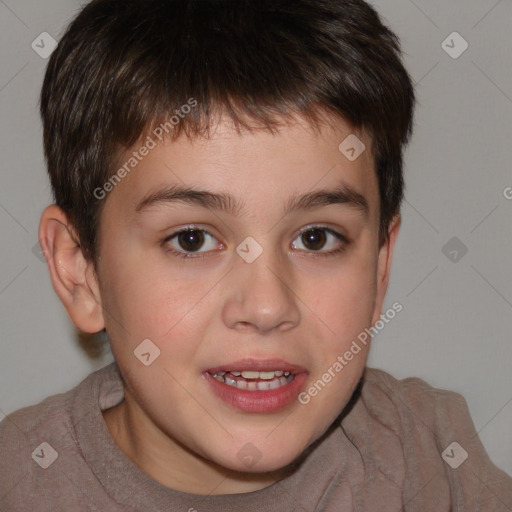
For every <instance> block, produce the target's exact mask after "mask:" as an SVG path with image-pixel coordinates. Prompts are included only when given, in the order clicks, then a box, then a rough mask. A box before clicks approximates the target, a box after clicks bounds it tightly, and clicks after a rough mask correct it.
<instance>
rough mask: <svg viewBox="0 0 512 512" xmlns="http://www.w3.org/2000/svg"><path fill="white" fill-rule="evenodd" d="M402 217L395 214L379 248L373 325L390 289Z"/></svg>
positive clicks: (378, 316) (378, 317)
mask: <svg viewBox="0 0 512 512" xmlns="http://www.w3.org/2000/svg"><path fill="white" fill-rule="evenodd" d="M401 222H402V219H401V217H400V214H397V215H395V217H393V219H392V220H391V222H390V223H389V228H388V237H387V240H386V241H385V242H384V243H383V244H382V246H381V247H380V248H379V256H378V262H377V283H376V284H377V290H376V296H375V307H374V312H373V318H372V325H373V324H375V322H377V320H379V319H380V315H381V313H382V305H383V303H384V297H385V295H386V291H387V289H388V284H389V276H390V273H391V263H392V261H393V250H394V248H395V243H396V239H397V237H398V232H399V231H400V225H401Z"/></svg>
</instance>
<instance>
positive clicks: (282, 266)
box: [224, 239, 299, 332]
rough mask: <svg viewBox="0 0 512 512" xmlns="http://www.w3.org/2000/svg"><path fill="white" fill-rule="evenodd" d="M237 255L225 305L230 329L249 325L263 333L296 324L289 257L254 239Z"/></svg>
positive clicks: (297, 312) (295, 304)
mask: <svg viewBox="0 0 512 512" xmlns="http://www.w3.org/2000/svg"><path fill="white" fill-rule="evenodd" d="M258 246H259V249H258ZM237 253H238V254H237V255H236V257H235V262H234V268H233V271H232V272H230V280H231V282H230V291H229V292H228V295H227V298H226V302H225V304H224V320H225V322H226V324H227V325H228V326H229V327H231V328H239V327H240V326H244V327H247V325H248V324H250V325H251V326H253V328H254V329H256V330H259V331H262V332H263V331H270V330H272V329H275V328H279V329H283V328H290V327H292V326H294V325H296V324H297V323H298V321H299V310H298V307H297V302H296V297H295V296H294V294H293V293H292V289H291V287H292V283H291V282H290V281H291V280H292V275H291V272H289V271H288V270H287V266H286V261H285V259H286V258H284V259H283V258H282V257H281V256H280V254H279V251H277V250H275V249H273V248H272V247H263V246H261V245H260V244H258V245H256V243H255V241H254V239H253V240H248V241H247V242H246V243H244V242H243V243H241V244H240V245H239V247H238V249H237ZM255 255H257V256H256V257H255ZM253 258H254V259H253Z"/></svg>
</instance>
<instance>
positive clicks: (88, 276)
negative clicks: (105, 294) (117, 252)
mask: <svg viewBox="0 0 512 512" xmlns="http://www.w3.org/2000/svg"><path fill="white" fill-rule="evenodd" d="M39 243H40V244H41V248H42V250H43V253H44V255H45V258H46V262H47V264H48V269H49V271H50V279H51V281H52V284H53V288H54V289H55V292H56V293H57V295H58V296H59V298H60V300H61V302H62V303H63V305H64V307H65V308H66V311H67V312H68V314H69V316H70V318H71V320H72V321H73V323H74V324H75V325H76V327H78V329H80V330H81V331H84V332H87V333H96V332H99V331H101V330H102V329H103V328H104V327H105V321H104V318H103V312H102V307H101V296H100V293H99V287H98V282H97V276H96V272H95V271H94V267H93V264H92V262H91V261H88V260H87V259H86V258H85V257H84V255H83V253H82V249H81V248H80V244H79V243H78V239H77V237H76V235H75V232H74V230H73V228H72V226H71V224H70V222H69V221H68V219H67V216H66V214H65V213H64V212H63V211H62V210H61V209H60V208H59V207H58V206H57V205H54V204H52V205H50V206H48V207H47V208H46V209H45V210H44V212H43V214H42V215H41V222H40V224H39Z"/></svg>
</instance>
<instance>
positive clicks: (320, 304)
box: [98, 120, 398, 472]
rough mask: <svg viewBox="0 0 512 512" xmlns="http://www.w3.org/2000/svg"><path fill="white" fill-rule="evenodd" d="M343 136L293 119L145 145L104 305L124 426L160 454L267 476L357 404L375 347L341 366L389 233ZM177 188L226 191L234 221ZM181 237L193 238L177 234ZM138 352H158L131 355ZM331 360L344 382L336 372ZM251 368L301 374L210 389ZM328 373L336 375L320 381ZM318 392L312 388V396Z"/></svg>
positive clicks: (108, 219) (108, 210)
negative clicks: (338, 194)
mask: <svg viewBox="0 0 512 512" xmlns="http://www.w3.org/2000/svg"><path fill="white" fill-rule="evenodd" d="M350 133H351V131H350V129H349V128H348V127H347V126H346V125H344V124H342V123H341V122H339V126H338V128H337V129H336V130H333V129H332V128H329V127H325V128H323V129H322V134H321V135H320V136H319V135H315V133H314V131H313V130H312V129H311V128H310V127H309V125H308V124H306V122H305V121H301V120H299V121H298V122H297V124H295V125H290V126H287V127H285V128H281V129H280V130H279V132H278V133H277V134H275V135H272V134H270V133H269V132H267V131H262V130H261V131H255V132H254V133H252V134H251V133H248V132H245V133H244V134H243V135H239V134H237V133H236V131H234V130H233V129H231V128H230V127H229V125H228V124H224V123H221V124H220V125H219V126H218V129H217V131H216V132H215V134H213V135H212V136H211V138H210V139H195V140H194V141H190V140H189V139H188V138H186V137H185V136H181V137H180V138H179V139H178V140H177V141H175V142H173V143H171V142H167V143H166V144H164V143H163V142H160V141H158V139H157V138H156V137H154V136H153V140H154V141H155V142H157V145H156V147H154V148H153V149H151V150H150V151H149V154H148V155H147V156H145V157H144V158H142V159H141V161H140V162H139V163H138V164H137V166H136V167H135V168H133V170H131V172H130V173H129V174H128V175H127V176H126V177H125V178H124V179H123V180H122V181H121V182H120V183H119V184H117V186H116V187H115V188H114V190H113V191H112V192H110V194H109V196H108V197H107V200H106V203H105V208H104V210H103V212H102V216H101V229H100V233H99V247H100V250H99V254H100V259H99V264H98V279H99V296H98V300H99V301H101V304H102V307H103V315H104V319H105V324H106V328H107V331H108V333H109V336H110V339H111V345H112V351H113V354H114V356H115V359H116V361H117V363H118V365H119V368H120V370H121V372H122V374H123V376H124V379H125V381H126V384H127V387H128V389H127V390H126V400H125V404H124V406H125V407H126V408H129V411H130V412H129V414H128V416H126V417H129V418H130V421H131V422H132V424H133V425H134V432H136V434H135V436H136V437H137V439H138V441H139V442H140V443H142V444H144V443H147V446H146V448H148V447H149V446H151V447H152V449H154V450H155V453H158V457H160V458H162V459H164V458H165V457H166V455H165V454H172V458H173V461H174V463H179V461H180V460H183V461H185V459H187V460H188V459H190V457H191V456H193V457H196V456H197V455H199V456H200V457H203V458H205V459H207V460H209V461H213V462H214V463H216V464H219V465H220V466H223V467H225V468H229V469H231V470H235V471H240V472H261V471H272V470H276V469H278V468H282V467H284V466H285V465H287V464H288V463H290V462H292V461H293V460H294V459H295V458H296V457H297V456H299V455H300V454H301V453H302V452H303V451H304V449H305V448H306V447H307V446H308V445H309V444H311V443H312V442H313V441H315V440H316V439H318V437H319V436H320V435H321V434H322V433H324V432H325V431H326V429H327V428H328V426H329V425H330V424H331V423H332V422H333V421H334V419H335V418H336V416H337V415H339V414H340V412H341V410H342V409H343V407H344V406H345V404H346V403H347V401H348V400H349V398H350V396H351V395H352V393H353V391H354V388H355V386H356V384H357V382H358V380H359V378H360V376H361V373H362V371H363V368H364V365H365V361H366V356H367V351H368V345H366V346H365V345H363V344H362V343H360V342H358V344H359V346H360V351H359V352H358V353H357V354H356V355H354V356H353V358H352V359H351V360H350V361H347V360H346V359H345V358H343V355H344V354H345V353H346V352H347V351H348V350H349V349H350V347H351V345H352V342H353V341H354V340H357V336H358V335H359V334H360V333H361V332H362V331H364V329H365V328H368V327H369V326H370V325H372V324H373V323H374V322H375V321H376V320H378V319H379V317H380V313H381V306H382V300H383V297H384V293H385V288H386V286H387V273H388V271H389V264H390V258H391V249H392V245H393V242H394V238H395V235H396V232H397V230H398V223H397V224H396V225H395V228H394V231H393V232H392V236H391V242H390V243H387V244H384V245H383V246H382V247H379V244H378V234H379V233H378V223H379V195H378V184H377V178H376V174H375V170H374V165H373V160H372V155H371V154H370V151H369V150H368V149H367V150H365V151H364V152H363V153H362V154H361V155H360V156H359V157H358V158H357V159H356V160H354V161H350V160H349V159H348V158H347V157H346V156H345V155H344V154H342V153H341V152H340V150H339V149H338V146H339V144H340V143H341V142H342V141H343V140H344V139H345V138H346V137H347V136H348V135H349V134H350ZM359 138H360V139H361V138H362V137H361V136H359ZM363 140H364V139H363ZM145 142H146V141H144V140H143V141H142V142H141V144H144V143H145ZM364 142H365V144H366V146H367V148H368V147H369V142H368V141H367V140H364ZM141 144H137V145H136V146H134V147H133V148H131V150H130V151H128V152H126V154H125V155H124V156H123V157H122V158H121V160H120V162H121V163H120V165H119V167H121V166H122V165H123V163H125V162H126V161H128V159H129V158H130V157H131V156H132V152H133V151H136V150H138V149H139V148H140V146H141ZM150 145H151V144H150ZM349 154H350V153H349ZM172 187H190V188H194V189H198V190H203V191H209V192H211V193H214V194H223V195H226V196H227V195H229V196H231V197H232V203H231V206H232V207H233V208H235V206H236V207H238V208H239V209H238V211H233V212H229V211H224V210H222V209H219V208H216V207H215V204H216V203H211V204H210V205H209V207H206V206H201V205H200V201H199V200H195V201H194V200H186V201H184V200H181V201H171V200H168V199H169V197H167V199H166V194H165V193H164V192H163V191H165V190H168V191H169V190H171V189H172ZM337 190H338V191H339V190H342V191H344V193H345V194H347V202H331V203H330V204H328V203H329V201H325V197H324V200H323V201H322V200H320V201H316V202H314V203H312V204H310V207H309V208H300V206H301V205H302V206H304V205H303V204H302V203H300V202H299V204H298V205H296V206H298V207H297V208H293V209H291V210H290V211H288V213H284V211H285V209H286V208H287V207H288V206H290V205H291V203H292V202H293V201H294V200H295V198H297V197H298V196H302V195H304V194H312V193H315V192H318V191H332V192H333V193H334V192H335V191H337ZM351 194H352V195H351ZM169 195H170V194H169V193H167V196H169ZM195 197H196V198H197V197H199V196H197V195H196V196H195ZM334 197H335V196H331V197H330V199H333V198H334ZM151 198H153V200H151ZM328 199H329V197H328ZM144 201H145V202H144ZM235 203H236V205H235ZM364 204H366V205H367V206H366V207H365V206H364ZM189 227H193V228H194V230H195V231H193V232H191V233H189V234H188V236H187V235H185V234H182V235H181V236H175V237H173V236H172V235H174V234H175V233H177V232H178V231H180V230H182V229H184V228H189ZM202 230H204V231H202ZM328 230H332V231H333V232H337V233H339V234H340V235H341V236H342V237H344V238H345V239H346V241H344V240H343V238H342V239H341V240H339V239H338V238H336V236H334V235H333V234H331V232H330V231H328ZM339 248H341V249H342V250H341V251H340V252H337V253H335V252H334V251H336V250H337V249H339ZM259 251H262V252H261V254H259ZM187 253H188V254H189V255H190V257H189V258H182V257H180V256H179V254H181V255H185V254H187ZM328 253H331V254H330V255H329V254H328ZM258 254H259V255H258ZM143 340H151V342H148V341H146V342H145V344H146V345H142V346H141V347H140V348H138V347H139V345H140V344H141V342H143ZM156 347H158V348H156ZM134 351H135V352H136V353H138V354H139V356H140V353H144V354H145V355H144V356H142V357H141V359H143V360H144V361H145V362H146V363H150V364H148V365H147V366H146V365H145V364H143V363H142V362H141V360H140V359H139V358H138V357H136V355H135V354H134ZM158 351H159V355H158V357H156V355H157V353H158ZM148 354H149V355H148ZM338 356H340V357H342V358H343V361H344V363H341V362H340V359H339V358H338ZM155 357H156V358H155ZM268 360H274V361H270V362H268ZM337 361H338V362H339V363H340V364H341V365H342V366H343V369H342V370H341V371H333V369H334V368H338V369H339V366H336V365H335V363H336V362H337ZM251 362H252V363H254V364H255V365H257V364H258V363H259V364H260V365H261V366H259V367H258V366H251ZM257 368H260V369H261V370H277V371H284V370H286V368H289V370H290V371H291V374H292V375H295V376H294V377H293V380H292V382H291V383H287V384H285V385H283V384H282V381H281V380H280V379H279V374H278V376H277V377H275V376H274V378H273V379H272V380H273V384H272V385H273V386H274V385H276V386H279V387H278V388H276V389H275V390H272V391H249V390H245V391H244V390H240V389H238V387H234V386H232V385H228V384H226V383H222V382H220V381H218V380H215V379H214V378H213V377H212V374H213V373H215V372H217V371H226V372H227V371H234V372H242V371H244V370H255V369H257ZM329 369H331V374H330V375H331V378H330V379H328V378H327V377H325V376H324V377H322V376H323V375H324V374H325V373H326V372H328V371H329ZM333 375H334V376H333ZM226 376H227V377H228V380H230V379H231V380H230V382H231V383H232V384H233V380H241V379H240V378H238V379H235V378H234V377H236V376H233V375H232V376H228V375H227V374H225V377H224V378H226ZM263 376H265V375H263ZM263 376H262V377H263ZM240 377H241V376H240ZM265 377H268V375H266V376H265ZM283 377H284V375H283ZM288 379H290V377H289V378H288ZM242 380H245V379H242ZM262 380H264V379H262ZM318 380H323V382H324V385H320V386H318V387H319V388H320V389H321V390H320V391H318V389H317V393H316V394H315V392H314V391H313V392H312V393H308V389H310V388H311V387H312V386H313V384H314V383H315V382H317V381H318ZM326 381H327V383H326ZM248 382H249V379H247V382H245V383H244V382H243V383H242V384H240V386H243V387H246V386H249V387H251V386H254V384H248ZM251 393H253V394H251ZM299 394H300V395H299ZM308 397H309V399H308ZM299 398H301V399H300V400H299ZM132 435H133V434H132ZM180 457H181V459H180ZM201 460H203V459H201ZM183 463H184V464H185V462H183Z"/></svg>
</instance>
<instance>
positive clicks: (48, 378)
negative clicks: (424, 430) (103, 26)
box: [0, 0, 512, 474]
mask: <svg viewBox="0 0 512 512" xmlns="http://www.w3.org/2000/svg"><path fill="white" fill-rule="evenodd" d="M373 4H374V5H375V6H376V7H377V9H378V10H379V12H380V13H381V14H382V15H383V17H384V19H385V21H386V22H387V23H388V24H389V26H390V27H391V28H392V29H393V30H394V31H396V33H397V34H398V35H399V37H400V38H401V41H402V46H403V50H404V51H405V53H406V56H405V61H406V66H407V67H408V69H409V71H410V73H411V75H412V77H413V79H414V81H415V82H416V84H417V85H416V87H417V95H418V99H419V104H418V108H417V113H416V125H415V133H414V136H413V140H412V143H411V145H410V146H409V148H408V150H407V153H406V184H407V194H406V198H407V200H406V202H405V204H404V207H403V226H402V232H401V234H400V237H399V241H398V246H397V250H396V256H395V262H394V267H393V274H392V279H391V285H390V289H389V292H388V297H387V304H386V307H388V306H390V305H391V304H392V303H393V302H395V301H398V302H400V303H401V304H403V311H402V312H401V313H400V314H399V315H397V317H396V318H395V319H394V320H393V321H392V322H391V323H390V324H388V325H387V326H386V327H385V329H383V330H382V332H381V333H380V334H379V335H378V336H377V337H376V338H375V339H374V342H373V347H372V351H371V355H370V360H369V366H375V367H379V368H382V369H384V370H387V371H389V372H390V373H392V374H393V375H394V376H396V377H398V378H403V377H407V376H418V377H421V378H422V379H424V380H426V381H427V382H428V383H430V384H431V385H433V386H436V387H440V388H445V389H451V390H454V391H458V392H461V393H463V395H464V396H465V397H466V400H467V402H468V405H469V408H470V411H471V415H472V417H473V420H474V423H475V426H476V428H477V430H478V431H479V435H480V437H481V439H482V441H483V443H484V445H485V447H486V449H487V451H488V453H489V455H490V456H491V458H492V459H493V461H494V462H495V463H496V465H497V466H499V467H501V468H503V469H504V470H506V471H507V472H508V473H510V474H512V428H511V427H512V372H511V371H510V366H511V363H512V337H511V335H510V334H511V328H510V325H511V321H510V320H511V313H512V286H511V283H512V269H511V265H510V261H511V255H512V244H511V236H512V230H511V227H510V225H511V222H510V220H511V218H512V199H507V198H506V197H505V191H506V190H508V189H507V187H512V173H511V171H510V165H511V164H510V162H511V160H512V144H511V140H512V139H511V135H512V128H511V119H512V118H511V114H512V99H511V98H512V83H511V82H512V80H511V78H512V65H511V61H510V52H511V50H512V40H511V35H510V34H511V26H510V21H511V20H512V5H511V3H510V1H507V0H501V1H496V0H478V1H477V0H471V1H468V0H458V1H453V0H451V1H450V2H444V1H441V0H435V1H432V0H428V1H427V0H414V1H412V0H379V1H375V2H373ZM80 5H81V2H78V1H71V0H47V1H44V2H41V1H36V0H30V1H28V0H23V1H14V0H0V16H1V25H0V26H1V30H0V52H1V60H2V68H1V71H0V119H1V128H2V134H1V137H0V145H1V153H0V154H1V166H2V171H1V178H2V186H1V189H0V226H1V234H2V236H1V240H2V244H1V253H2V256H1V257H2V266H1V274H0V307H1V313H0V314H1V363H0V419H2V418H3V417H4V415H5V414H7V413H9V412H11V411H13V410H15V409H18V408H20V407H22V406H26V405H29V404H32V403H35V402H38V401H40V400H42V399H43V398H44V397H46V396H48V395H51V394H55V393H59V392H63V391H65V390H67V389H69V388H71V387H72V386H74V385H75V384H77V383H78V382H79V381H80V380H82V379H83V378H84V377H85V376H86V375H88V374H89V373H90V372H91V371H93V370H96V369H98V368H100V367H102V366H104V365H105V364H107V363H109V362H110V361H111V360H112V356H111V354H110V353H109V352H108V350H107V351H106V352H105V353H104V354H103V355H102V356H100V357H98V358H92V357H90V355H88V354H87V353H86V351H84V349H83V346H82V345H81V344H80V343H79V342H78V341H77V337H76V336H75V334H74V328H73V326H72V324H71V322H70V321H69V320H68V318H67V315H66V312H65V310H64V308H63V307H62V306H61V304H60V302H59V300H58V298H57V296H56V295H55V293H54V291H53V289H52V286H51V283H50V280H49V276H48V272H47V269H46V265H45V263H43V262H42V261H40V260H39V259H38V258H37V257H36V256H35V255H34V254H33V252H32V249H33V247H34V245H35V244H36V243H37V229H38V224H39V217H40V214H41V212H42V210H43V208H44V207H45V205H47V204H48V203H50V202H51V193H50V188H49V184H48V181H47V177H46V174H45V168H44V161H43V152H42V143H41V135H42V130H41V124H40V121H39V117H38V113H37V101H38V94H39V90H40V86H41V83H42V78H43V73H44V70H45V65H46V62H47V61H46V60H44V59H42V58H41V57H40V56H39V55H38V54H37V53H36V52H35V51H34V50H33V49H32V48H31V43H32V41H34V40H35V39H36V38H37V37H38V36H39V34H41V32H44V31H46V32H48V33H50V34H51V35H52V36H53V37H54V38H55V39H57V40H58V39H59V37H60V35H61V33H62V30H63V28H64V27H65V25H66V24H67V23H68V22H69V21H70V19H71V18H72V17H73V16H74V14H75V13H76V12H77V10H78V8H79V7H80ZM454 31H457V32H459V33H460V34H461V36H462V37H463V38H464V39H465V40H466V41H467V42H468V44H469V47H468V49H467V50H466V51H465V52H464V53H462V55H460V56H459V57H458V58H452V57H451V56H449V55H448V54H447V53H446V52H445V50H444V49H443V48H442V46H441V43H442V42H443V41H444V40H445V39H446V38H447V37H448V36H449V34H451V33H452V32H454ZM448 44H449V45H451V46H454V47H455V48H454V50H457V49H458V48H459V47H460V46H459V43H457V42H456V41H454V43H453V44H452V43H451V42H450V39H448ZM510 196H512V191H511V193H510V194H509V197H510ZM452 237H457V239H458V242H456V244H458V247H457V245H455V246H453V247H452V246H450V245H449V246H448V248H447V249H445V250H444V252H445V253H446V254H447V255H448V256H445V254H444V253H443V247H444V246H445V244H446V243H447V242H448V241H449V240H450V239H451V238H452ZM461 244H464V246H465V247H467V253H466V254H465V255H464V256H463V257H462V258H461V255H462V252H461V250H460V248H461V247H462V245H461ZM453 249H455V250H457V251H458V252H457V255H455V253H453V252H452V253H451V255H450V251H453ZM450 258H452V259H458V261H452V260H451V259H450Z"/></svg>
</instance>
